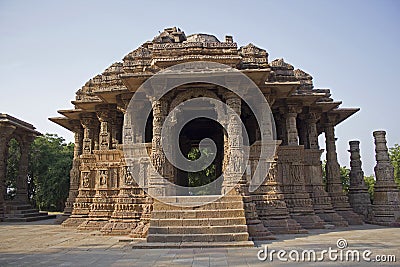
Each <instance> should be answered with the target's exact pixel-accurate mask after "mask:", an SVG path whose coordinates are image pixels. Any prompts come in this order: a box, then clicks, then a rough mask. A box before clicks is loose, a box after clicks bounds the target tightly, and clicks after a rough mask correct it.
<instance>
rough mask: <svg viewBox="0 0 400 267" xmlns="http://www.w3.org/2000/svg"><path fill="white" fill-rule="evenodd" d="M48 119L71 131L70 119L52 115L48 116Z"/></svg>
mask: <svg viewBox="0 0 400 267" xmlns="http://www.w3.org/2000/svg"><path fill="white" fill-rule="evenodd" d="M49 120H50V121H52V122H54V123H57V124H58V125H60V126H62V127H64V128H65V129H67V130H69V131H71V132H73V126H72V123H71V119H69V118H66V117H53V118H49Z"/></svg>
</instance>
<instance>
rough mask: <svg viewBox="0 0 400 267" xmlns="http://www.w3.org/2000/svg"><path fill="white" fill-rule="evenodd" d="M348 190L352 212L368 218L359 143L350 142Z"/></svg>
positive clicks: (368, 205) (367, 200) (369, 201)
mask: <svg viewBox="0 0 400 267" xmlns="http://www.w3.org/2000/svg"><path fill="white" fill-rule="evenodd" d="M349 145H350V150H349V152H350V167H351V170H350V188H349V202H350V205H351V207H352V208H353V210H354V211H355V212H356V213H358V214H360V215H362V216H363V217H364V219H367V218H368V212H369V211H370V208H371V199H370V197H369V194H368V188H367V185H366V184H365V182H364V172H363V170H362V168H361V158H360V142H359V141H350V142H349Z"/></svg>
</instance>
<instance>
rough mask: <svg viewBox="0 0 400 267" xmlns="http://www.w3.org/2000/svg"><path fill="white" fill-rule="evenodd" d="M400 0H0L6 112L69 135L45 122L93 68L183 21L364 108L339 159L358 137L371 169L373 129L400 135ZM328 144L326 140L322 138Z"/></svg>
mask: <svg viewBox="0 0 400 267" xmlns="http://www.w3.org/2000/svg"><path fill="white" fill-rule="evenodd" d="M399 14H400V1H396V0H395V1H154V0H153V1H4V0H0V36H1V42H0V82H1V86H0V90H1V94H0V112H3V113H8V114H11V115H14V116H16V117H18V118H21V119H23V120H26V121H28V122H31V123H32V124H34V125H35V126H36V127H37V129H38V130H39V131H41V132H42V133H45V132H49V133H57V134H59V135H61V136H63V137H64V138H65V139H67V140H68V141H72V139H73V136H72V134H71V133H69V132H68V131H66V130H63V129H62V128H61V127H60V126H58V125H55V124H53V123H51V122H50V121H48V119H47V118H48V117H52V116H57V112H56V111H57V110H58V109H70V108H72V105H71V104H70V101H71V100H73V98H74V94H75V92H76V90H78V89H79V88H80V87H81V86H82V85H83V84H84V83H85V82H86V81H87V80H88V79H90V78H91V77H92V76H94V75H96V74H98V73H101V72H102V71H103V70H104V69H105V68H106V67H108V66H109V65H110V64H111V63H113V62H115V61H120V60H121V59H122V58H123V56H124V55H126V54H127V53H128V52H130V51H131V50H133V49H135V48H136V47H138V46H139V45H140V44H141V43H143V42H145V41H146V40H151V39H152V38H153V37H154V36H155V35H157V33H158V31H161V30H163V29H164V28H166V27H171V26H178V27H180V28H181V29H182V30H184V31H185V33H186V34H191V33H198V32H201V33H210V34H214V35H216V36H217V37H218V38H219V39H223V38H224V36H225V35H233V37H234V40H235V41H236V42H237V43H238V45H239V46H241V45H246V44H248V43H249V42H252V43H254V44H256V45H258V46H260V47H262V48H264V49H266V50H267V51H268V52H269V54H270V60H273V59H275V58H280V57H283V58H284V59H285V60H286V61H287V62H289V63H291V64H293V65H294V66H295V67H297V68H301V69H303V70H305V71H307V72H308V73H310V74H311V75H312V76H313V77H314V85H315V87H317V88H330V89H331V91H332V96H333V98H334V99H336V100H342V101H343V105H342V107H360V108H361V111H360V112H359V113H358V114H357V115H355V116H353V117H352V118H350V119H348V120H347V121H346V122H344V123H342V124H341V125H340V126H338V127H337V131H336V133H337V137H338V142H337V144H338V154H339V161H340V164H341V165H346V166H349V160H348V158H349V154H348V152H347V149H348V141H349V140H354V139H358V140H360V141H361V149H362V159H363V166H364V171H365V173H366V174H372V173H373V166H374V164H375V162H374V146H373V138H372V131H373V130H376V129H384V130H386V131H387V132H388V142H389V146H393V145H394V144H395V143H400V124H399V115H398V113H399V101H400V86H399V83H398V77H399V76H400V73H399V67H398V64H399V62H400V53H399V51H398V48H399V47H400V45H399V44H400V30H399V29H400V15H399ZM321 147H322V148H324V147H325V145H324V144H321Z"/></svg>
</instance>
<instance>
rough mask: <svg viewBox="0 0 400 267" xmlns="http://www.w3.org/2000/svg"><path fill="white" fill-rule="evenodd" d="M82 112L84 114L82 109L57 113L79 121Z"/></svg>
mask: <svg viewBox="0 0 400 267" xmlns="http://www.w3.org/2000/svg"><path fill="white" fill-rule="evenodd" d="M83 112H85V111H84V110H83V109H62V110H59V111H58V113H60V114H61V115H63V116H65V117H67V118H69V119H71V120H79V119H80V115H81V114H82V113H83Z"/></svg>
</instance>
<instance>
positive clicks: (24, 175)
mask: <svg viewBox="0 0 400 267" xmlns="http://www.w3.org/2000/svg"><path fill="white" fill-rule="evenodd" d="M34 139H35V136H33V135H29V134H26V135H23V136H22V138H20V139H19V141H20V147H21V159H20V161H19V172H18V179H17V194H16V196H15V199H14V200H15V201H16V202H18V203H20V204H29V198H28V164H29V161H28V159H29V150H30V145H31V143H32V142H33V140H34Z"/></svg>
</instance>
